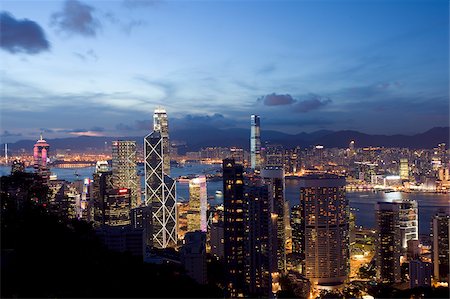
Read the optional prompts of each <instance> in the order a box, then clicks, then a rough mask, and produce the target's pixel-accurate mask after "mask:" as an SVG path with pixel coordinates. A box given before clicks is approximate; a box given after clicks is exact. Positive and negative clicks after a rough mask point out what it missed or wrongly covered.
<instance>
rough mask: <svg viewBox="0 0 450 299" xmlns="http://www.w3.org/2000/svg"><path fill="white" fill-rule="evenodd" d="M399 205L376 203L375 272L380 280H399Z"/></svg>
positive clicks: (388, 281)
mask: <svg viewBox="0 0 450 299" xmlns="http://www.w3.org/2000/svg"><path fill="white" fill-rule="evenodd" d="M399 216H400V205H398V204H397V203H394V202H379V203H377V204H376V226H377V233H378V238H377V249H376V261H377V273H378V279H379V280H381V281H382V282H387V283H395V282H398V281H400V250H401V237H400V236H401V233H400V219H399Z"/></svg>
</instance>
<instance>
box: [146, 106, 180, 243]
mask: <svg viewBox="0 0 450 299" xmlns="http://www.w3.org/2000/svg"><path fill="white" fill-rule="evenodd" d="M153 119H154V122H155V123H154V126H153V127H154V129H155V130H154V131H153V132H152V133H150V134H149V135H147V136H146V137H145V138H144V165H145V166H144V171H145V205H151V207H152V223H153V246H155V247H157V248H166V247H175V246H176V244H177V210H176V209H177V205H176V184H175V181H174V180H173V179H172V178H171V177H169V176H168V174H167V171H168V169H169V167H170V156H169V152H168V151H169V147H168V138H169V137H168V127H167V114H166V113H165V110H164V109H156V110H155V115H154V118H153Z"/></svg>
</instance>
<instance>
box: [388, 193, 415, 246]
mask: <svg viewBox="0 0 450 299" xmlns="http://www.w3.org/2000/svg"><path fill="white" fill-rule="evenodd" d="M394 202H395V203H396V204H398V205H399V206H400V208H399V223H400V238H401V244H402V249H403V250H406V248H407V247H408V241H409V240H418V239H419V226H418V223H419V214H418V212H417V201H415V200H408V199H403V200H398V201H394Z"/></svg>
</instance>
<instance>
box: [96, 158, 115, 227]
mask: <svg viewBox="0 0 450 299" xmlns="http://www.w3.org/2000/svg"><path fill="white" fill-rule="evenodd" d="M97 163H98V162H97ZM113 189H114V186H113V183H112V172H111V171H108V170H107V168H101V167H97V168H96V172H94V174H93V182H92V200H93V205H94V226H101V225H104V224H105V198H106V196H107V193H108V192H110V191H111V190H113Z"/></svg>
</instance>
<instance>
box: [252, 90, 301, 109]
mask: <svg viewBox="0 0 450 299" xmlns="http://www.w3.org/2000/svg"><path fill="white" fill-rule="evenodd" d="M295 101H296V100H295V99H294V98H293V97H292V96H291V95H290V94H276V93H271V94H268V95H265V96H263V97H260V98H259V99H258V102H262V103H263V104H264V105H266V106H282V105H291V104H293V103H295Z"/></svg>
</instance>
